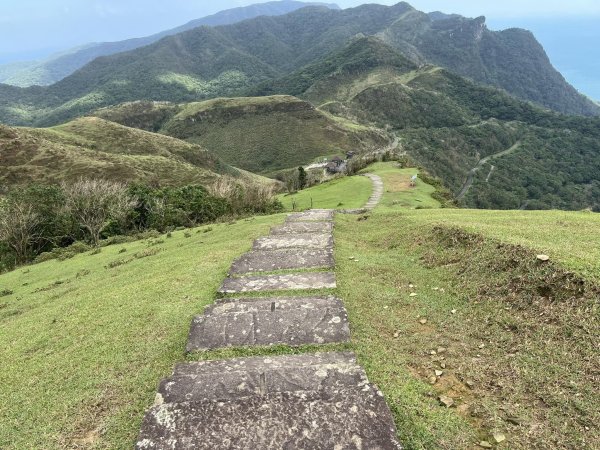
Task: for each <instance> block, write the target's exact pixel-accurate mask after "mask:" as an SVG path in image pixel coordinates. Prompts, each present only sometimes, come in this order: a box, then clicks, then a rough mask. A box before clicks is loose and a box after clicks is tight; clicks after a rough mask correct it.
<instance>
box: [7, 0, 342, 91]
mask: <svg viewBox="0 0 600 450" xmlns="http://www.w3.org/2000/svg"><path fill="white" fill-rule="evenodd" d="M309 5H323V6H327V7H328V8H332V9H337V8H338V6H337V5H334V4H325V3H316V2H299V1H293V0H284V1H273V2H267V3H259V4H255V5H249V6H244V7H240V8H233V9H228V10H225V11H221V12H219V13H217V14H213V15H211V16H207V17H204V18H201V19H196V20H192V21H190V22H188V23H187V24H185V25H182V26H180V27H177V28H173V29H171V30H166V31H163V32H161V33H156V34H153V35H152V36H146V37H142V38H135V39H127V40H124V41H118V42H102V43H95V44H88V45H84V46H81V47H77V48H74V49H71V50H68V51H66V52H63V53H61V54H58V55H55V56H51V57H49V58H48V59H46V60H44V61H39V62H36V61H28V62H23V63H14V64H7V65H0V83H5V84H9V85H13V86H20V87H28V86H33V85H38V86H48V85H51V84H53V83H56V82H58V81H60V80H62V79H63V78H65V77H67V76H69V75H71V74H72V73H74V72H75V71H77V70H78V69H80V68H82V67H83V66H85V65H86V64H87V63H89V62H91V61H93V60H94V59H96V58H99V57H101V56H108V55H114V54H116V53H122V52H126V51H130V50H134V49H136V48H140V47H144V46H146V45H150V44H153V43H154V42H157V41H159V40H161V39H162V38H164V37H166V36H172V35H175V34H178V33H182V32H184V31H188V30H191V29H194V28H197V27H201V26H217V25H228V24H232V23H236V22H240V21H242V20H247V19H252V18H254V17H258V16H278V15H283V14H287V13H289V12H292V11H295V10H297V9H300V8H303V7H305V6H309Z"/></svg>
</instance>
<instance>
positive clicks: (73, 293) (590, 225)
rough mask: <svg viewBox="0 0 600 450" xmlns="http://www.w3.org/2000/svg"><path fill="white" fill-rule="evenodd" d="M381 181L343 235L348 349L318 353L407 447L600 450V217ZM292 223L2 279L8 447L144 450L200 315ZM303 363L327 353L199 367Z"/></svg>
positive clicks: (117, 252)
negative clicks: (457, 199)
mask: <svg viewBox="0 0 600 450" xmlns="http://www.w3.org/2000/svg"><path fill="white" fill-rule="evenodd" d="M367 170H369V171H370V172H375V173H379V174H380V175H381V176H382V177H383V178H384V182H385V192H386V193H385V197H384V202H383V204H382V205H381V206H380V207H378V208H376V209H375V211H374V212H373V213H371V214H369V215H367V216H360V217H357V216H345V215H338V216H337V217H336V224H335V225H336V228H335V240H336V274H337V278H338V289H337V292H336V294H338V295H340V297H341V298H343V299H344V302H345V304H346V306H347V308H348V312H349V317H350V321H351V329H352V342H351V343H350V344H348V345H344V346H329V347H321V350H327V349H329V350H340V349H345V350H352V351H355V352H356V353H357V355H358V358H359V362H360V364H361V365H363V366H364V367H365V368H366V370H367V372H368V375H369V378H370V379H371V380H372V381H373V382H374V383H376V384H377V385H378V386H379V387H380V388H381V389H382V391H383V393H384V395H385V396H386V400H387V402H388V404H389V405H390V407H391V409H392V412H393V414H394V417H395V419H396V424H397V426H398V430H399V435H400V438H401V441H402V443H403V444H404V446H405V448H407V449H415V450H416V449H423V448H427V449H448V448H475V447H476V446H477V445H478V444H479V443H480V442H481V441H487V442H494V437H493V435H494V434H496V436H498V435H499V434H502V435H503V436H504V438H505V439H506V440H505V441H504V442H503V443H502V444H499V445H496V448H506V449H508V448H510V449H518V450H525V449H527V450H529V449H537V448H540V449H541V448H547V447H548V445H551V446H553V447H556V448H581V449H593V448H595V447H594V446H595V443H596V442H597V441H598V439H599V438H600V429H599V427H598V423H600V420H599V419H600V417H598V410H597V407H596V405H597V404H598V401H600V399H599V398H598V392H597V389H596V388H595V387H596V386H595V377H596V372H597V358H596V354H597V348H596V344H597V343H596V342H595V339H594V337H593V331H594V330H596V329H598V325H599V324H598V317H599V315H598V301H597V298H598V293H599V292H600V287H599V286H598V282H600V264H599V261H600V254H599V253H598V252H599V250H598V248H597V246H595V245H594V243H595V242H598V241H599V240H600V226H599V225H600V216H598V215H597V214H592V213H572V212H527V211H514V212H505V211H493V212H491V211H471V210H448V209H444V210H441V209H415V208H418V207H419V206H421V203H422V202H423V201H424V200H427V199H429V200H427V201H428V202H431V203H430V205H431V206H433V205H434V203H433V199H431V193H432V192H433V191H434V188H433V187H432V186H428V185H427V184H425V183H422V182H419V183H418V184H417V186H416V187H415V188H409V189H407V187H406V186H405V181H406V177H407V176H408V175H409V174H411V173H414V172H416V169H413V168H408V169H403V170H399V169H397V168H396V167H395V163H385V164H378V165H375V166H372V167H369V168H368V169H367ZM360 179H362V178H349V179H346V181H345V183H354V182H355V181H356V180H360ZM330 186H332V187H334V185H330ZM344 192H345V193H346V195H345V197H344V198H342V201H344V202H345V203H347V202H350V201H353V199H354V197H355V196H354V191H353V190H351V189H344V190H340V193H341V194H340V195H342V193H344ZM315 197H316V194H315ZM419 200H420V201H419ZM359 219H360V220H359ZM282 221H283V216H281V215H277V216H270V217H259V218H255V219H251V220H246V221H241V222H238V223H236V224H220V225H212V226H210V227H202V228H199V229H196V230H190V231H188V232H187V233H186V231H181V232H175V233H173V235H172V237H166V236H163V237H160V238H154V239H151V240H147V241H140V242H136V243H129V244H124V245H115V246H112V247H105V248H103V249H102V252H101V253H99V254H93V255H92V254H82V255H78V256H76V257H74V258H73V259H69V260H66V261H62V262H61V261H57V260H53V261H49V262H46V263H42V264H39V265H34V266H30V267H26V268H22V269H20V270H17V271H15V272H12V273H8V274H4V275H0V286H1V287H2V289H0V291H2V292H3V294H2V295H3V296H2V297H0V322H1V323H2V327H0V343H1V344H4V345H0V356H2V360H3V361H4V362H5V363H4V364H3V365H2V367H0V380H1V381H2V383H1V384H0V386H1V387H0V404H2V405H7V407H3V408H2V409H1V410H0V419H1V422H2V423H3V424H4V425H5V426H4V427H1V428H0V447H2V448H3V449H4V448H6V449H9V450H12V449H15V450H16V449H21V448H73V447H83V448H111V449H112V448H128V447H131V445H132V442H133V441H134V439H135V437H136V435H137V432H138V429H139V424H140V421H141V419H142V416H143V412H144V409H145V408H147V407H148V406H149V405H150V404H152V401H153V397H154V394H155V391H156V385H157V383H158V382H159V380H160V379H161V378H163V377H164V376H166V375H168V374H169V373H170V371H171V369H172V366H173V365H174V364H175V363H176V362H178V361H181V360H182V359H183V358H184V355H183V349H184V343H185V339H186V336H187V332H188V330H189V323H190V320H191V317H192V316H193V315H194V314H195V313H197V312H198V311H200V310H201V309H202V307H203V306H204V305H207V304H209V303H210V302H211V301H212V300H213V298H214V293H215V290H216V288H217V287H218V285H219V283H220V282H221V281H222V279H223V277H224V276H225V274H226V272H227V269H228V268H229V265H230V263H231V261H232V260H233V259H234V258H235V257H237V256H239V255H240V254H241V253H242V252H244V251H246V250H247V249H249V248H250V246H251V241H252V239H254V238H255V237H257V236H259V235H263V234H265V233H267V231H268V227H269V226H271V225H275V224H279V223H281V222H282ZM540 231H542V232H540ZM186 236H187V237H186ZM540 253H546V254H548V255H550V261H549V262H547V263H542V262H540V261H539V260H538V259H537V258H536V255H537V254H540ZM107 279H110V280H111V281H112V282H111V283H108V284H107V283H106V280H107ZM5 343H10V345H6V344H5ZM303 351H315V348H310V349H309V348H300V349H296V350H290V349H289V348H284V347H275V348H255V349H246V350H241V349H227V350H223V351H215V352H206V353H202V354H199V355H194V356H193V357H192V356H190V357H189V358H196V357H199V358H219V357H220V358H223V357H231V356H245V355H273V354H281V353H289V352H303ZM435 371H438V374H437V375H436V372H435ZM441 395H445V396H448V397H451V398H452V399H453V401H454V405H453V406H452V407H450V408H447V407H445V406H443V405H442V404H441V403H440V401H439V400H438V397H439V396H441Z"/></svg>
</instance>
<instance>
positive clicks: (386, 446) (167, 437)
mask: <svg viewBox="0 0 600 450" xmlns="http://www.w3.org/2000/svg"><path fill="white" fill-rule="evenodd" d="M135 448H136V449H137V450H167V449H169V450H171V449H177V450H192V449H211V450H220V449H240V450H242V449H261V450H269V449H360V448H363V449H379V450H398V449H401V448H402V447H401V445H400V443H399V442H398V440H397V437H396V428H395V426H394V421H393V418H392V415H391V413H390V410H389V409H388V407H387V405H386V403H385V400H384V398H383V395H382V394H381V392H380V391H379V390H378V389H377V388H376V387H374V386H372V385H370V384H367V385H364V386H363V387H362V388H360V389H357V388H341V389H339V390H337V391H336V392H334V393H331V392H328V391H312V392H303V391H300V392H284V393H274V394H267V395H264V396H252V397H244V398H237V399H231V400H226V401H222V400H212V399H204V400H199V401H194V402H184V403H164V404H162V405H157V406H155V407H153V408H151V409H150V410H149V411H148V413H147V414H146V416H145V417H144V420H143V423H142V428H141V432H140V435H139V438H138V442H137V443H136V446H135Z"/></svg>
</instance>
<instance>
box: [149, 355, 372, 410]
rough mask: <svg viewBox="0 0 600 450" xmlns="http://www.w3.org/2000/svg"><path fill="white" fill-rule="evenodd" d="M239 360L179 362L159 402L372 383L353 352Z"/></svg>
mask: <svg viewBox="0 0 600 450" xmlns="http://www.w3.org/2000/svg"><path fill="white" fill-rule="evenodd" d="M318 355H320V354H312V355H310V354H307V355H293V356H274V357H264V356H258V357H251V358H236V359H229V360H225V361H202V362H193V363H186V364H179V365H178V366H177V367H176V368H175V371H174V373H173V375H172V376H171V377H170V378H167V379H165V380H163V381H162V382H161V384H160V387H159V389H158V396H157V402H158V403H181V402H190V401H199V400H204V399H213V400H230V399H235V398H242V397H249V396H257V395H258V396H261V395H266V394H274V393H278V392H279V393H281V392H298V391H305V392H309V391H329V392H335V390H337V389H340V388H342V387H357V388H360V387H363V386H365V385H366V384H368V379H367V375H366V374H365V371H364V370H363V369H362V368H361V367H360V366H358V365H357V364H356V358H355V356H354V354H353V353H350V352H347V353H323V354H321V355H323V356H318Z"/></svg>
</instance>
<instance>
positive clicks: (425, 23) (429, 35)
mask: <svg viewBox="0 0 600 450" xmlns="http://www.w3.org/2000/svg"><path fill="white" fill-rule="evenodd" d="M503 33H504V32H493V31H490V30H488V29H487V27H485V20H484V18H483V17H480V18H476V19H466V18H462V17H459V18H457V17H455V16H450V18H442V19H441V20H435V21H434V20H432V19H431V18H430V17H429V15H427V14H425V13H422V12H419V11H417V10H415V9H414V8H413V7H412V6H410V5H409V4H408V3H404V2H403V3H398V4H397V5H394V6H390V7H388V6H382V5H362V6H359V7H356V8H350V9H345V10H331V9H325V8H322V7H310V6H309V7H306V8H302V9H299V10H296V11H294V12H292V13H289V14H286V15H282V16H275V17H273V16H271V17H267V16H262V17H258V18H255V19H250V20H246V21H243V22H240V23H237V24H233V25H227V26H219V27H214V28H209V27H199V28H195V29H193V30H189V31H186V32H184V33H180V34H177V35H174V36H169V37H166V38H164V39H162V40H160V41H158V42H156V43H154V44H151V45H149V46H146V47H142V48H139V49H136V50H132V51H130V52H126V53H119V54H116V55H111V56H104V57H101V58H98V59H96V60H94V61H93V62H91V63H89V64H87V65H86V66H84V67H83V68H82V69H80V70H78V71H77V72H76V73H74V74H73V75H71V76H69V77H67V78H65V79H64V80H62V81H60V82H59V83H56V84H54V85H52V86H49V87H46V88H27V89H15V88H12V89H11V88H8V87H5V86H4V87H3V86H2V85H0V100H2V103H1V104H0V105H2V106H0V121H3V122H7V123H10V124H14V125H37V126H48V125H54V124H57V123H60V122H62V121H66V120H70V119H72V118H74V117H77V116H80V115H82V114H86V113H89V112H91V111H93V110H94V109H96V108H99V107H103V106H109V105H115V104H118V103H122V102H126V101H134V100H154V101H175V102H190V101H199V100H206V99H209V98H215V97H232V96H233V97H235V96H240V95H247V92H251V91H252V89H253V87H254V86H256V85H259V84H261V83H264V82H268V81H272V80H275V79H278V78H281V77H282V76H285V75H286V74H290V73H292V72H293V71H296V70H298V69H300V68H302V67H303V66H306V65H310V64H312V63H315V62H316V61H318V60H319V59H320V58H322V57H325V56H326V55H328V54H329V53H331V52H332V51H334V50H336V49H339V48H343V47H344V46H345V45H346V44H347V43H348V41H350V40H352V39H354V38H356V37H357V36H361V35H362V36H365V35H366V36H378V37H380V38H381V39H383V40H384V41H385V42H386V43H388V44H390V45H391V46H393V47H394V48H395V49H396V50H397V51H400V52H402V53H403V54H404V55H405V56H407V57H408V58H409V59H411V60H413V61H415V62H416V63H417V64H426V63H431V64H434V65H441V66H442V67H446V68H448V69H450V70H453V71H455V72H457V73H458V74H460V75H462V76H466V77H468V78H471V79H475V81H478V82H479V83H482V84H486V83H487V84H489V83H495V84H497V86H495V87H499V88H502V89H504V90H506V91H507V92H509V93H511V94H512V95H514V96H517V97H519V96H520V98H523V99H525V100H529V101H534V102H537V103H538V104H542V106H544V107H549V105H550V106H553V107H554V109H555V110H558V111H561V112H565V113H571V114H582V115H595V114H598V113H600V108H598V107H597V106H596V105H595V104H594V103H592V102H591V101H590V100H589V99H587V98H586V97H583V96H582V95H580V94H578V93H577V91H575V89H574V88H572V87H570V86H569V85H568V83H566V81H565V80H564V78H563V77H562V76H561V75H560V74H559V73H558V72H557V71H556V70H555V69H554V68H553V67H552V66H551V65H550V64H549V60H548V58H547V56H546V54H545V53H544V52H543V48H542V47H541V46H540V45H539V44H538V43H537V41H535V40H534V38H533V36H532V35H531V34H530V33H526V32H519V33H514V32H508V33H504V34H503ZM523 39H524V40H523ZM530 40H533V42H535V43H536V44H535V45H533V44H532V45H533V47H535V48H534V49H533V50H531V51H530V49H529V47H527V46H525V47H522V45H521V44H523V42H525V44H527V43H528V42H530ZM514 45H517V47H514ZM533 47H532V48H533ZM515 48H516V49H517V50H514V49H515ZM531 52H533V53H531ZM532 54H533V55H534V56H535V58H533V57H532ZM482 55H487V56H486V58H487V61H488V62H487V63H486V62H485V61H486V58H483V57H482ZM494 55H497V56H498V57H497V58H496V59H494ZM486 64H487V65H486ZM512 68H517V69H518V70H515V75H514V77H513V76H512V72H511V70H512ZM490 71H491V72H490ZM488 72H489V73H488ZM492 75H494V76H492ZM477 78H478V79H477ZM524 97H525V98H524Z"/></svg>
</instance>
